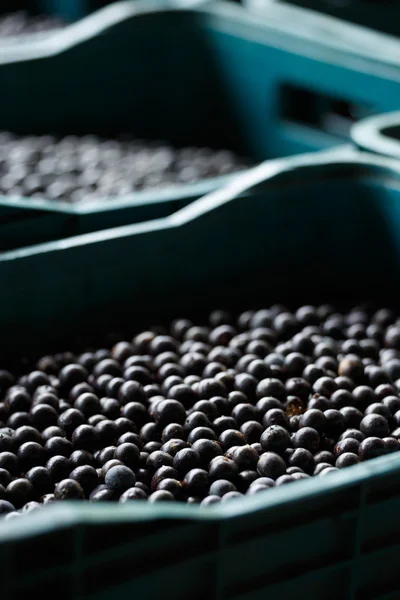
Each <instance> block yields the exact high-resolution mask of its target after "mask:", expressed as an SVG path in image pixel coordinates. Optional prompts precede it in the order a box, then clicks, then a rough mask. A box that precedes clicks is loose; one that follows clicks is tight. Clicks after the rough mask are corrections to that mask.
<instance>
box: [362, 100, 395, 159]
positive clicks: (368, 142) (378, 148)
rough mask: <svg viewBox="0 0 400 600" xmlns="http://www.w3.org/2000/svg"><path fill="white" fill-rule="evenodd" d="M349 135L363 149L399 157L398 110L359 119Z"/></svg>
mask: <svg viewBox="0 0 400 600" xmlns="http://www.w3.org/2000/svg"><path fill="white" fill-rule="evenodd" d="M351 137H352V139H353V141H354V142H355V144H356V145H357V146H358V147H359V148H361V149H363V150H367V151H368V152H374V153H375V154H383V155H384V156H390V157H392V158H400V111H396V112H392V113H388V114H383V115H378V116H376V117H370V118H368V119H364V120H363V121H360V122H359V123H357V124H356V125H354V126H353V128H352V130H351Z"/></svg>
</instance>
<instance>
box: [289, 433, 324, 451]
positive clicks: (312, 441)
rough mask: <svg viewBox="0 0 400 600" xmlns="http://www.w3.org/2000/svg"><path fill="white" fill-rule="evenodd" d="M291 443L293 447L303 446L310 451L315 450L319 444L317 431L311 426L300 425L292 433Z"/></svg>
mask: <svg viewBox="0 0 400 600" xmlns="http://www.w3.org/2000/svg"><path fill="white" fill-rule="evenodd" d="M293 445H294V446H295V448H305V449H306V450H309V451H310V452H316V451H317V450H318V448H319V445H320V436H319V433H318V431H316V430H315V429H313V428H312V427H302V428H301V429H299V430H298V431H296V433H294V434H293Z"/></svg>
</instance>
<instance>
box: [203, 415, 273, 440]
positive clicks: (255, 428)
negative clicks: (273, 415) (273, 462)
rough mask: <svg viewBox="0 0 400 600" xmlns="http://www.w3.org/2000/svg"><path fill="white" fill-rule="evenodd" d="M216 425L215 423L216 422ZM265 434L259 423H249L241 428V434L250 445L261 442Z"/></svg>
mask: <svg viewBox="0 0 400 600" xmlns="http://www.w3.org/2000/svg"><path fill="white" fill-rule="evenodd" d="M214 424H215V421H214ZM262 432H263V426H262V425H261V424H260V423H258V421H251V420H250V421H247V422H246V423H243V425H242V426H241V427H240V433H242V434H243V436H244V439H245V440H246V442H247V443H248V444H253V443H254V442H259V441H260V437H261V434H262Z"/></svg>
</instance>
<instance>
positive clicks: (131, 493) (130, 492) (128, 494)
mask: <svg viewBox="0 0 400 600" xmlns="http://www.w3.org/2000/svg"><path fill="white" fill-rule="evenodd" d="M147 499H148V495H147V494H146V492H145V491H143V490H141V489H140V488H138V487H132V488H129V489H127V490H125V492H123V493H122V494H121V497H120V499H119V502H120V503H121V504H125V503H126V502H130V501H134V500H147Z"/></svg>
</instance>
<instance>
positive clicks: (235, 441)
mask: <svg viewBox="0 0 400 600" xmlns="http://www.w3.org/2000/svg"><path fill="white" fill-rule="evenodd" d="M218 441H219V442H220V444H221V446H222V448H224V450H228V448H231V447H232V446H243V445H244V444H245V443H246V440H245V439H244V435H243V434H242V433H240V431H237V430H236V429H226V430H225V431H223V432H222V433H221V435H220V436H219V438H218Z"/></svg>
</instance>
